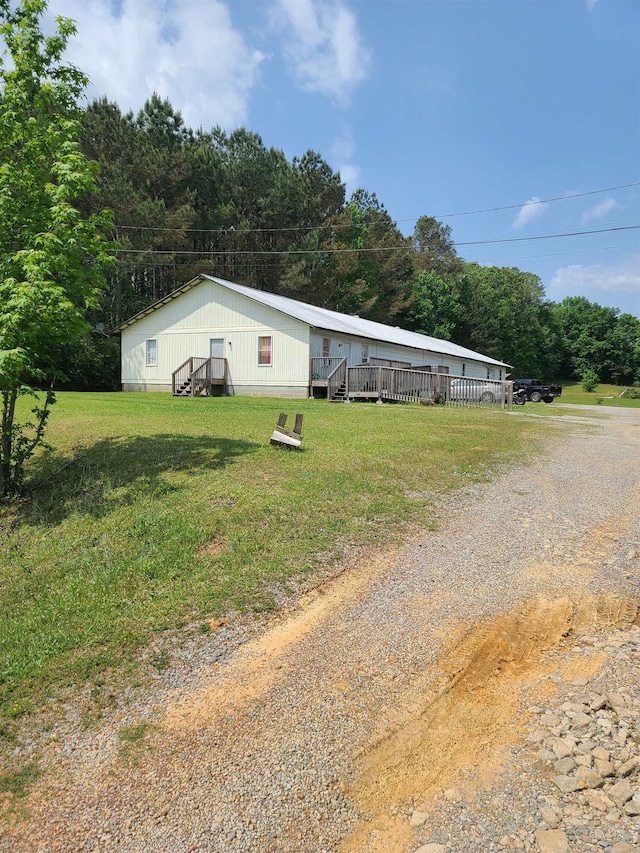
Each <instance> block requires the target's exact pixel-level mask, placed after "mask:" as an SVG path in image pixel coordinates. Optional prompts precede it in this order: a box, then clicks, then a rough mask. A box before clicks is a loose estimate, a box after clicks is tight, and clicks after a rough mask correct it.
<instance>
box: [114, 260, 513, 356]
mask: <svg viewBox="0 0 640 853" xmlns="http://www.w3.org/2000/svg"><path fill="white" fill-rule="evenodd" d="M203 280H207V281H215V282H216V283H217V284H219V285H221V286H222V287H226V288H227V289H228V290H232V291H234V292H235V293H239V294H241V295H242V296H246V297H248V298H249V299H253V300H254V301H255V302H260V303H261V304H262V305H267V306H268V307H269V308H274V309H275V310H276V311H280V312H281V313H282V314H287V315H288V316H290V317H295V319H296V320H300V321H301V322H303V323H307V324H308V325H309V326H312V327H313V328H315V329H322V330H326V331H329V332H338V333H340V334H343V335H353V336H355V337H359V338H367V339H368V340H372V341H384V342H385V343H389V344H397V345H398V346H403V347H410V348H411V349H418V350H427V351H428V352H433V353H439V354H441V355H450V356H454V357H456V358H462V359H472V360H474V361H482V362H484V363H485V364H492V365H495V366H497V367H509V366H510V365H508V364H505V363H504V362H503V361H497V360H496V359H494V358H489V357H488V356H486V355H482V354H481V353H479V352H474V351H473V350H470V349H466V347H461V346H458V345H457V344H454V343H452V342H451V341H443V340H441V339H440V338H432V337H430V336H429V335H420V334H418V332H409V331H407V330H406V329H400V328H399V327H398V326H387V325H385V324H384V323H374V322H373V320H364V319H362V317H354V316H351V315H350V314H340V313H339V312H338V311H330V310H329V309H328V308H319V307H318V306H317V305H309V304H307V303H306V302H299V301H298V300H297V299H289V298H288V297H287V296H278V295H277V294H275V293H267V292H266V291H264V290H256V289H255V288H253V287H246V286H245V285H243V284H234V283H233V282H231V281H225V279H223V278H216V277H215V276H211V275H204V274H203V275H199V276H198V277H197V278H194V279H192V280H191V281H189V282H187V284H184V285H182V287H179V288H178V289H177V290H174V291H173V293H170V294H169V295H168V296H166V297H165V298H164V299H161V300H159V301H158V302H156V303H154V304H153V305H150V306H149V307H148V308H145V309H144V311H140V312H139V313H138V314H136V315H135V316H134V317H131V319H129V320H127V321H126V322H124V323H122V324H121V325H120V326H119V327H118V328H117V329H116V330H115V331H116V332H118V331H122V329H124V328H126V327H127V326H131V325H132V324H133V323H135V322H137V321H138V320H140V319H141V318H142V317H144V316H146V315H147V314H150V313H151V312H152V311H155V310H156V308H159V307H160V306H161V305H165V304H166V303H167V302H170V301H171V300H172V299H175V298H177V297H178V296H180V295H181V294H182V293H185V292H186V291H187V290H190V289H191V288H192V287H195V286H196V285H197V284H199V283H200V282H201V281H203Z"/></svg>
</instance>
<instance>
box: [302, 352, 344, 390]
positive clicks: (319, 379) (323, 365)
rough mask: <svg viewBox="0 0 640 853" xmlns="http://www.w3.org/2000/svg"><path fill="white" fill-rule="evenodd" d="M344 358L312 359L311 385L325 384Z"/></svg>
mask: <svg viewBox="0 0 640 853" xmlns="http://www.w3.org/2000/svg"><path fill="white" fill-rule="evenodd" d="M341 361H344V359H343V358H333V357H331V358H316V357H314V358H312V359H311V366H310V371H311V372H310V374H309V375H310V376H311V384H312V385H313V384H315V383H322V384H324V383H325V382H326V381H327V379H328V378H329V376H330V375H331V374H332V373H333V371H334V370H335V369H336V367H337V366H338V365H339V364H340V362H341Z"/></svg>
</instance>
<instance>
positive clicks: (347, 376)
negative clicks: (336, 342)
mask: <svg viewBox="0 0 640 853" xmlns="http://www.w3.org/2000/svg"><path fill="white" fill-rule="evenodd" d="M400 364H402V366H400ZM444 370H445V368H441V369H440V370H438V368H435V369H432V367H431V366H430V365H424V366H420V367H413V368H409V367H407V366H406V365H405V364H403V363H398V362H388V361H383V360H382V359H379V360H376V361H373V360H372V362H370V363H368V364H362V365H355V366H353V367H348V366H347V364H346V360H345V359H319V358H312V359H311V382H310V393H311V394H313V391H314V388H322V389H325V388H326V395H327V399H328V400H334V401H335V400H341V401H342V400H369V401H376V402H378V401H379V402H383V403H392V402H399V403H420V402H423V403H429V402H438V403H445V404H447V405H452V406H472V407H481V408H486V407H495V406H499V407H504V406H508V407H509V408H510V407H511V399H512V398H511V393H510V391H511V383H510V382H504V381H498V380H495V379H478V378H470V377H463V376H452V375H450V374H448V373H446V372H444Z"/></svg>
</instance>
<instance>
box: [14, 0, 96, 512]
mask: <svg viewBox="0 0 640 853" xmlns="http://www.w3.org/2000/svg"><path fill="white" fill-rule="evenodd" d="M45 8H46V3H45V2H44V0H22V2H20V3H19V4H17V5H16V4H15V3H14V2H12V0H0V45H1V46H2V47H3V48H4V49H3V54H2V59H1V60H0V394H1V397H2V423H1V426H0V498H4V497H6V496H7V495H11V494H12V493H15V492H17V491H18V490H19V489H20V485H21V483H22V480H23V475H24V466H25V463H26V462H27V460H28V459H29V458H30V457H31V456H32V455H33V453H34V451H35V449H36V448H37V447H38V445H39V444H42V442H43V440H44V433H45V426H46V423H47V419H48V416H49V411H50V407H51V405H52V403H53V402H54V401H55V396H54V390H53V389H54V381H55V364H56V363H57V362H58V360H59V356H60V350H61V348H62V347H63V346H64V345H65V344H68V343H70V342H71V341H73V340H75V339H77V338H78V336H79V335H81V334H82V332H83V331H84V330H85V329H86V322H85V319H84V318H85V312H86V310H87V308H88V307H89V306H91V305H92V303H94V302H95V300H96V297H97V294H98V292H99V288H100V286H101V285H102V283H103V280H104V279H103V271H104V269H105V266H106V265H107V263H108V262H109V257H108V244H107V243H106V241H105V239H104V238H103V236H102V229H103V228H104V227H105V226H106V225H107V218H106V215H97V216H94V217H90V218H83V217H82V216H81V214H80V212H79V211H78V209H77V207H76V206H75V203H76V200H77V199H78V198H79V196H81V195H82V194H83V193H87V192H88V191H89V190H90V189H91V187H92V185H93V176H94V167H93V165H92V164H91V163H90V162H89V161H88V160H87V159H86V158H85V157H84V156H83V155H82V154H81V152H80V149H79V144H78V137H79V130H80V123H79V119H80V110H79V106H78V99H79V97H80V95H81V94H82V92H83V90H84V88H85V86H86V84H87V79H86V77H85V75H84V74H83V73H82V72H81V71H79V70H78V69H77V68H75V67H73V66H71V65H67V64H65V63H64V62H63V60H62V57H63V54H64V51H65V48H66V46H67V43H68V40H69V38H70V37H71V36H72V35H73V33H74V32H75V29H74V25H73V23H72V22H71V21H69V20H67V19H64V18H58V21H57V29H56V33H55V34H54V35H52V36H45V35H44V34H43V33H42V30H41V27H40V21H41V17H42V14H43V12H44V11H45ZM43 386H44V387H46V388H47V390H46V392H44V396H42V394H39V393H38V390H37V389H38V388H39V387H43ZM25 396H32V397H34V398H35V406H34V407H33V409H32V415H33V417H32V418H30V419H28V420H27V421H26V422H24V421H21V420H20V419H19V417H18V401H19V399H20V398H21V397H25Z"/></svg>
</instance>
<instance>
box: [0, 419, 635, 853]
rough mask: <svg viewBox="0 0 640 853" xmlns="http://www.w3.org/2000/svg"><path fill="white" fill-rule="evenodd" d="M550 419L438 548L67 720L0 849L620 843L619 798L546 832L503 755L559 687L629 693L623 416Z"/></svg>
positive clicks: (476, 489) (374, 564) (629, 484)
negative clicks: (549, 433) (520, 460)
mask: <svg viewBox="0 0 640 853" xmlns="http://www.w3.org/2000/svg"><path fill="white" fill-rule="evenodd" d="M531 408H532V414H534V413H535V409H534V407H531ZM596 415H597V416H596ZM557 422H558V424H559V426H561V427H562V429H563V435H562V437H561V438H560V439H559V440H557V441H555V440H554V442H553V444H552V445H550V447H549V449H548V452H546V453H545V454H544V457H543V458H541V459H539V460H538V461H536V462H535V463H534V464H533V465H531V466H529V467H522V468H511V469H509V470H508V471H506V472H504V473H503V474H501V475H500V476H498V477H496V478H495V479H494V480H493V481H492V482H489V483H482V484H470V485H469V486H467V487H465V488H464V489H463V490H462V492H461V493H459V494H458V495H456V496H454V497H451V498H450V499H448V500H445V501H443V502H442V503H441V504H440V505H439V507H438V513H439V516H440V521H439V530H438V532H435V533H425V534H424V536H422V537H421V538H419V539H417V540H416V541H414V542H413V543H412V544H411V545H410V546H408V547H403V548H398V549H397V550H395V551H393V552H389V553H383V554H381V553H377V554H373V555H372V554H368V553H364V554H360V555H359V556H357V557H356V558H354V560H353V561H352V565H350V566H349V567H348V568H347V569H346V570H345V571H344V572H343V573H342V574H341V575H340V576H339V577H337V578H335V579H334V580H332V581H330V582H328V583H326V584H324V585H322V586H320V587H318V588H317V589H315V590H313V591H312V592H310V593H308V594H307V595H305V596H304V597H303V599H302V600H301V601H300V602H299V603H298V604H297V606H296V607H291V608H289V609H288V610H287V611H286V612H285V613H284V614H282V615H280V616H278V617H277V618H274V619H273V620H272V621H271V622H269V623H268V624H267V625H266V626H263V628H261V629H260V630H253V631H251V630H250V629H249V628H248V627H247V626H242V625H236V624H233V625H226V626H222V627H219V628H217V630H216V631H214V632H212V634H210V635H205V636H204V637H202V638H201V639H200V640H199V641H198V642H195V643H194V644H193V645H192V646H182V647H177V646H176V650H175V654H173V655H172V657H171V663H172V665H171V666H170V667H169V669H168V670H167V671H166V672H165V673H163V674H161V675H158V677H157V687H156V688H155V689H154V690H153V691H151V693H150V694H149V693H148V694H145V695H144V696H135V695H132V697H129V699H128V701H124V700H123V701H121V702H120V701H119V702H118V707H117V708H116V709H115V710H114V711H112V712H111V713H110V715H108V717H107V722H106V724H105V725H104V726H103V727H101V728H100V729H99V730H90V731H86V730H83V729H82V727H81V726H80V725H79V723H78V721H77V720H76V719H75V717H74V716H73V713H72V711H71V710H70V711H69V714H68V715H67V717H66V718H65V720H64V721H62V722H60V723H59V724H57V726H56V727H55V729H54V730H53V731H52V732H51V733H50V737H49V744H48V746H47V747H46V751H45V756H44V761H45V765H46V767H47V770H48V772H47V774H46V776H45V777H44V779H43V781H42V782H41V784H39V786H38V788H37V790H36V791H35V793H34V794H33V795H32V796H31V797H30V798H29V800H28V802H27V804H26V805H27V807H28V810H29V814H30V819H28V820H22V821H18V822H17V823H14V824H10V825H7V826H6V827H5V833H4V835H3V836H2V837H0V850H6V851H47V853H56V851H61V853H62V851H63V852H64V853H68V851H76V850H78V851H80V850H81V851H98V850H100V851H102V850H105V851H106V850H123V851H127V852H128V853H149V851H154V853H155V851H165V853H174V851H175V853H179V852H180V853H187V851H192V853H193V851H229V853H235V851H243V852H244V853H248V851H251V853H254V851H255V853H262V852H263V851H265V853H266V851H283V853H289V852H290V853H301V851H314V853H315V851H323V850H326V851H334V850H335V851H337V850H342V851H354V853H355V851H362V853H364V851H391V853H393V851H398V853H404V851H415V850H417V849H421V850H424V851H427V853H459V851H469V853H483V851H487V850H510V849H514V850H516V849H526V850H540V851H544V853H547V851H552V853H555V851H558V853H562V850H571V851H577V853H584V851H586V850H602V851H611V850H614V851H615V853H629V851H633V850H635V849H637V848H636V846H635V845H636V843H637V840H638V835H639V834H640V824H639V823H638V821H640V817H636V816H634V815H631V814H630V815H627V814H626V813H625V812H624V804H623V806H621V807H620V809H618V810H617V812H616V813H615V814H614V813H613V811H612V812H611V814H612V815H613V817H612V818H611V819H610V820H608V821H605V820H604V817H603V820H602V821H601V822H599V823H593V822H592V823H593V826H592V824H591V823H589V822H588V821H587V824H585V825H586V826H587V827H591V829H590V830H589V831H592V836H593V837H591V836H589V837H588V838H587V836H583V835H579V834H577V835H576V834H575V833H573V830H572V829H571V830H570V829H569V823H570V820H569V819H570V817H571V813H570V812H569V811H567V813H566V821H565V823H566V826H565V823H560V824H559V825H558V824H556V827H555V828H554V827H552V826H550V825H549V824H548V823H544V821H543V819H542V818H541V817H540V814H541V809H542V808H543V805H541V803H542V800H541V799H540V798H541V797H546V796H547V793H545V792H546V791H547V788H548V785H551V784H552V783H551V782H550V777H549V773H550V772H551V770H549V772H547V770H546V769H545V768H544V767H543V766H542V764H540V760H542V759H539V757H536V756H534V755H530V754H529V752H528V751H527V749H525V745H526V744H528V743H530V734H531V723H530V720H531V715H532V714H535V713H538V711H540V709H541V708H542V709H543V710H544V709H545V708H547V707H549V708H552V707H553V708H555V707H556V705H555V704H554V703H556V704H557V702H559V701H564V700H566V699H567V695H566V691H567V690H577V689H580V690H582V691H583V692H584V690H587V689H589V688H588V685H589V684H590V683H593V684H594V685H596V684H598V685H599V687H598V690H600V693H602V691H606V689H609V690H610V691H612V690H614V687H615V688H617V692H619V693H623V694H625V695H627V701H628V703H629V708H632V707H635V706H634V705H633V703H634V702H635V701H636V699H638V698H639V697H638V685H637V676H638V671H637V668H636V670H634V669H633V666H634V665H635V664H634V662H635V663H636V664H637V659H638V655H639V654H640V641H639V642H637V643H636V645H635V646H634V643H635V642H636V640H637V639H638V633H639V632H638V629H637V627H636V626H637V625H638V624H639V623H638V602H639V601H640V410H637V409H636V410H632V409H608V408H607V409H598V410H592V411H591V412H590V413H587V412H583V411H581V410H580V409H579V408H578V407H576V409H575V411H574V412H572V413H571V415H568V416H567V415H564V416H563V417H558V418H557ZM585 638H586V639H585ZM620 638H622V639H620ZM625 643H626V645H625ZM629 644H630V645H629ZM621 649H622V651H620V650H621ZM634 656H635V657H634ZM620 660H625V661H626V663H625V665H624V666H621V665H620V664H619V662H620ZM598 679H600V681H598ZM603 679H605V681H606V679H610V680H611V683H610V684H609V686H608V688H607V684H603V683H602V681H603ZM574 682H575V684H574V686H573V687H571V685H572V683H574ZM614 682H615V683H614ZM576 685H577V686H576ZM594 689H595V688H594ZM614 692H615V691H614ZM594 695H595V694H594ZM598 695H600V694H598ZM125 699H126V697H125ZM573 699H575V697H572V701H573ZM578 699H580V697H578ZM582 699H584V696H583V697H582ZM589 701H591V700H589ZM574 704H575V703H574ZM578 704H580V703H578ZM582 705H583V706H584V707H585V708H587V709H588V708H589V707H590V706H589V704H588V703H587V702H586V699H585V701H583V702H582ZM531 707H534V708H537V709H538V711H534V712H532V711H530V710H529V711H528V710H527V709H530V708H531ZM602 707H603V709H604V710H603V711H602V713H605V712H606V713H608V711H607V707H608V706H606V704H605V705H603V706H602ZM540 713H542V711H540ZM549 713H551V711H550V712H549ZM590 713H591V711H589V712H588V713H587V716H588V715H589V714H590ZM595 713H596V712H595V711H594V712H593V714H595ZM598 713H599V712H598ZM629 713H630V714H631V711H629ZM631 716H632V715H631ZM594 720H595V717H594ZM141 723H143V724H144V725H140V724H141ZM558 725H560V723H558ZM567 725H569V724H567ZM593 725H594V726H595V725H596V723H595V722H594V723H593ZM634 725H635V723H634V721H633V720H631V721H630V722H629V723H628V729H629V732H631V733H633V730H634ZM637 725H638V729H637V730H638V731H640V721H638V722H637ZM136 726H137V728H136ZM123 731H126V732H127V733H128V739H127V738H123V737H122V732H123ZM616 731H617V730H616ZM625 731H626V730H625ZM119 733H120V736H119ZM549 736H551V735H549ZM616 736H617V735H616ZM611 737H613V735H611ZM630 737H631V734H630V735H629V738H630ZM574 740H575V738H574ZM535 744H536V749H538V748H539V746H540V744H539V743H538V742H537V741H536V742H535ZM578 746H579V741H576V749H577V748H578ZM618 746H620V744H618ZM595 748H596V747H594V749H595ZM602 748H603V749H604V746H603V747H602ZM616 748H617V747H616ZM620 750H621V752H620V755H621V756H622V757H623V758H624V755H625V754H626V753H625V750H627V751H629V750H630V752H629V755H630V756H631V758H630V759H629V760H632V758H633V755H632V753H633V744H632V742H631V740H629V742H628V743H627V742H626V741H623V742H622V745H621V746H620ZM616 754H617V753H616ZM536 755H537V753H536ZM612 755H613V753H612ZM612 760H613V759H612ZM616 760H617V759H616ZM509 762H511V764H510V763H509ZM513 762H516V763H515V764H514V763H513ZM518 762H519V763H518ZM535 762H538V764H535ZM534 764H535V767H537V768H538V770H537V775H536V774H533V776H532V775H531V768H532V767H533V766H534ZM622 764H624V762H623V761H622V760H620V761H619V762H618V765H616V767H615V768H614V770H615V772H617V768H618V767H619V766H622ZM525 777H526V779H525ZM514 778H517V779H518V780H520V782H521V783H522V784H521V786H519V787H518V786H517V787H518V791H520V793H518V794H517V796H516V793H514V786H513V782H514ZM629 779H630V784H631V785H632V787H633V786H636V788H635V790H637V785H638V779H637V773H636V771H633V772H632V773H631V775H630V776H629ZM526 780H528V781H526ZM603 784H604V783H603ZM527 785H529V788H527ZM545 786H547V787H545ZM488 791H490V792H491V796H490V797H489V799H487V796H488V794H487V792H488ZM526 791H528V792H529V793H526ZM576 796H577V794H576ZM549 797H551V801H552V802H553V795H552V794H549ZM583 799H584V797H583ZM474 802H475V803H476V812H473V805H472V804H473V803H474ZM545 802H546V800H545ZM563 802H564V801H563ZM629 802H632V800H629ZM491 803H493V806H491V805H490V804H491ZM569 805H571V804H569ZM583 807H584V808H586V806H584V803H581V802H578V803H577V805H576V808H583ZM549 808H552V806H549ZM553 808H555V806H553ZM568 808H569V806H568V805H567V806H566V808H565V805H563V804H561V805H559V806H558V807H557V809H559V811H560V814H561V818H560V819H562V820H564V817H563V815H564V812H563V809H565V810H566V809H568ZM465 809H466V811H465ZM491 809H493V811H491ZM489 812H491V815H492V816H490V815H489ZM594 814H595V812H594ZM416 815H417V817H416ZM423 816H424V819H423ZM483 816H484V817H483ZM547 816H549V815H548V814H547ZM560 819H559V820H560ZM594 820H595V819H594ZM598 820H599V818H598ZM501 822H502V824H503V825H501ZM478 827H480V828H478ZM463 830H464V831H463ZM545 832H546V833H547V835H545V834H544V833H545ZM536 833H538V834H536ZM540 833H542V834H540ZM549 833H551V834H549ZM554 833H556V834H555V835H554ZM561 836H563V837H564V840H563V837H561ZM565 841H566V842H567V844H568V846H564V847H563V846H562V845H563V844H564V843H565ZM552 842H553V843H557V844H559V845H560V846H557V847H550V846H548V847H546V848H545V847H544V845H545V844H551V843H552ZM592 842H593V846H589V845H591V844H592ZM615 844H618V845H620V844H627V845H628V847H627V848H624V847H620V846H619V847H618V850H616V848H615ZM536 845H537V846H536ZM598 845H599V846H598Z"/></svg>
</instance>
